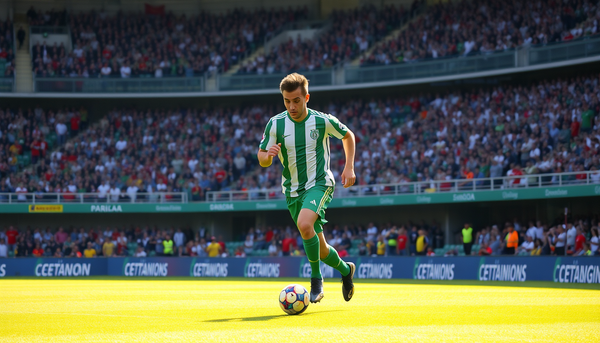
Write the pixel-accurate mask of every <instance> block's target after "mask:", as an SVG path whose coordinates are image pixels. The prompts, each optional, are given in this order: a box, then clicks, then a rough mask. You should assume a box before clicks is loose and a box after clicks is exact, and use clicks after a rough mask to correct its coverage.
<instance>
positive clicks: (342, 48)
mask: <svg viewBox="0 0 600 343" xmlns="http://www.w3.org/2000/svg"><path fill="white" fill-rule="evenodd" d="M413 7H415V5H413ZM406 13H407V10H406V9H405V8H404V7H396V6H394V5H389V6H384V7H383V8H379V9H378V8H376V7H375V6H366V7H363V8H361V9H355V10H349V11H334V12H332V14H331V18H330V20H331V23H332V26H331V28H330V29H329V30H327V31H326V32H324V33H323V34H322V35H321V36H319V37H317V39H316V40H315V41H312V40H310V39H309V40H304V41H301V39H299V38H298V39H295V40H294V39H291V38H290V40H288V41H287V42H284V43H281V44H280V45H279V46H277V47H275V48H274V49H272V51H270V52H267V54H266V55H261V56H258V57H257V58H256V59H255V60H253V61H249V62H247V63H245V64H244V65H243V66H242V67H241V68H240V69H239V70H238V74H249V73H257V74H263V73H267V74H272V73H284V72H289V71H303V70H319V69H322V68H331V67H333V66H334V65H337V64H340V63H344V62H350V61H352V60H354V59H355V58H356V57H357V56H359V54H360V53H362V52H364V51H366V50H367V49H368V48H369V47H370V46H372V45H373V44H375V43H376V42H377V41H379V40H380V39H381V38H383V37H385V36H386V35H387V34H388V33H389V32H390V31H391V30H393V29H394V28H396V27H398V26H399V25H400V22H401V20H402V19H403V18H404V17H405V16H406ZM297 51H302V54H298V53H297Z"/></svg>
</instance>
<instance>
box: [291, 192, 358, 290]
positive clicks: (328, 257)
mask: <svg viewBox="0 0 600 343" xmlns="http://www.w3.org/2000/svg"><path fill="white" fill-rule="evenodd" d="M333 191H334V189H333V187H327V186H315V187H313V188H311V189H309V190H308V191H307V192H306V195H305V198H304V200H303V202H302V208H303V209H302V210H303V211H304V210H305V209H308V210H310V211H313V212H314V213H315V214H316V215H317V217H316V220H315V221H314V222H313V225H314V229H313V231H314V232H315V233H316V234H317V236H318V237H319V244H320V248H319V250H320V254H319V255H320V256H319V257H320V259H321V261H323V263H325V264H327V265H328V266H331V267H333V268H334V269H336V270H338V271H339V272H340V273H341V274H342V281H343V286H342V291H343V293H344V299H346V301H348V300H350V298H352V294H353V293H354V285H353V283H352V277H353V276H354V269H355V266H354V264H353V263H346V262H344V261H343V260H342V259H340V256H339V255H338V253H337V251H336V250H335V249H334V248H333V247H331V246H329V245H328V244H327V241H326V240H325V236H324V235H323V224H325V223H327V220H326V219H325V210H326V209H327V206H328V205H329V203H330V202H331V200H332V199H333Z"/></svg>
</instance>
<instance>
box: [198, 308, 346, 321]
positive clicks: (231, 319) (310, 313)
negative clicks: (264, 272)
mask: <svg viewBox="0 0 600 343" xmlns="http://www.w3.org/2000/svg"><path fill="white" fill-rule="evenodd" d="M337 311H340V310H328V311H319V312H305V313H302V314H301V316H302V317H306V316H311V315H315V314H319V313H325V312H337ZM283 317H289V315H287V314H285V313H282V314H277V315H272V316H256V317H236V318H221V319H210V320H204V321H203V322H205V323H225V322H237V321H241V322H264V321H267V320H271V319H277V318H283Z"/></svg>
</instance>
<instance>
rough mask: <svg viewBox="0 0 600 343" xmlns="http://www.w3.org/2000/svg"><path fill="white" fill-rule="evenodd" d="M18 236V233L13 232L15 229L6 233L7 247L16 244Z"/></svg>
mask: <svg viewBox="0 0 600 343" xmlns="http://www.w3.org/2000/svg"><path fill="white" fill-rule="evenodd" d="M18 235H19V231H17V230H15V229H12V230H8V231H6V238H7V243H8V244H9V245H11V244H17V236H18Z"/></svg>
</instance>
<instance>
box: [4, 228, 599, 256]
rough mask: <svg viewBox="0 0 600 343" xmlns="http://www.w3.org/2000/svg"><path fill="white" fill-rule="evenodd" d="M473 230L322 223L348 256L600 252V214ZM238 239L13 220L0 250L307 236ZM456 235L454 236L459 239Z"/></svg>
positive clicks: (280, 238)
mask: <svg viewBox="0 0 600 343" xmlns="http://www.w3.org/2000/svg"><path fill="white" fill-rule="evenodd" d="M465 228H469V229H470V230H471V233H470V235H471V237H472V242H471V243H474V245H473V246H474V247H476V248H475V249H473V250H471V249H470V247H469V248H468V249H467V248H466V247H465V249H461V248H455V247H458V246H457V245H450V246H446V244H445V240H446V237H445V232H444V230H443V229H442V228H440V227H439V226H438V224H437V223H435V222H433V223H431V224H427V223H425V222H424V221H422V222H421V223H419V224H417V223H412V222H409V223H406V224H393V223H386V224H384V225H382V226H381V228H378V227H377V225H375V224H374V223H369V224H368V225H366V226H362V225H356V226H350V225H343V226H340V225H333V226H331V225H330V226H328V227H326V229H325V233H326V237H327V242H328V243H329V244H330V245H331V246H333V247H334V248H336V250H337V251H338V253H339V255H340V257H342V258H343V257H346V256H373V257H377V256H419V255H423V256H425V255H426V256H436V255H438V256H442V255H443V256H457V255H461V256H462V255H480V256H487V255H520V256H526V255H527V256H529V255H531V256H538V255H558V256H564V255H572V256H600V250H599V249H598V246H599V244H600V241H599V238H600V237H599V235H598V221H597V220H596V219H592V220H589V219H580V220H574V221H572V222H570V223H568V224H556V225H548V224H542V222H541V221H539V220H538V221H537V222H534V221H529V225H521V224H520V223H519V221H518V220H517V219H515V220H514V221H507V222H506V223H505V224H504V225H503V226H498V225H492V226H487V227H484V228H481V229H479V230H477V231H476V232H473V229H472V228H471V227H470V224H466V225H465ZM236 238H238V239H237V240H234V241H229V242H225V241H224V240H223V237H222V236H218V238H217V237H214V236H211V235H209V233H208V231H207V230H205V229H204V228H200V229H198V230H193V229H191V228H177V229H175V228H173V227H171V228H168V229H159V228H158V227H150V226H146V227H144V228H142V227H140V226H130V227H122V228H118V227H105V228H104V229H103V228H102V227H101V226H97V227H96V229H93V228H90V229H85V228H83V227H81V228H77V227H70V228H69V229H65V228H63V227H59V228H58V229H56V230H51V229H50V228H49V227H47V228H46V229H41V228H36V229H31V228H30V227H27V228H25V229H24V230H20V231H19V230H17V228H15V227H13V226H9V227H5V228H4V229H3V230H1V231H0V257H9V256H13V255H14V256H16V257H31V256H35V257H42V256H46V257H96V256H105V257H112V256H137V257H146V256H199V257H233V256H235V257H246V256H303V255H304V251H303V249H304V248H303V242H302V238H301V237H300V235H299V234H298V231H297V230H296V229H295V228H292V227H290V226H286V227H282V226H279V227H272V226H267V227H263V228H260V229H259V228H257V229H254V228H251V229H250V230H249V231H248V232H247V233H246V234H244V235H241V236H240V237H236ZM455 240H456V239H455Z"/></svg>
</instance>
